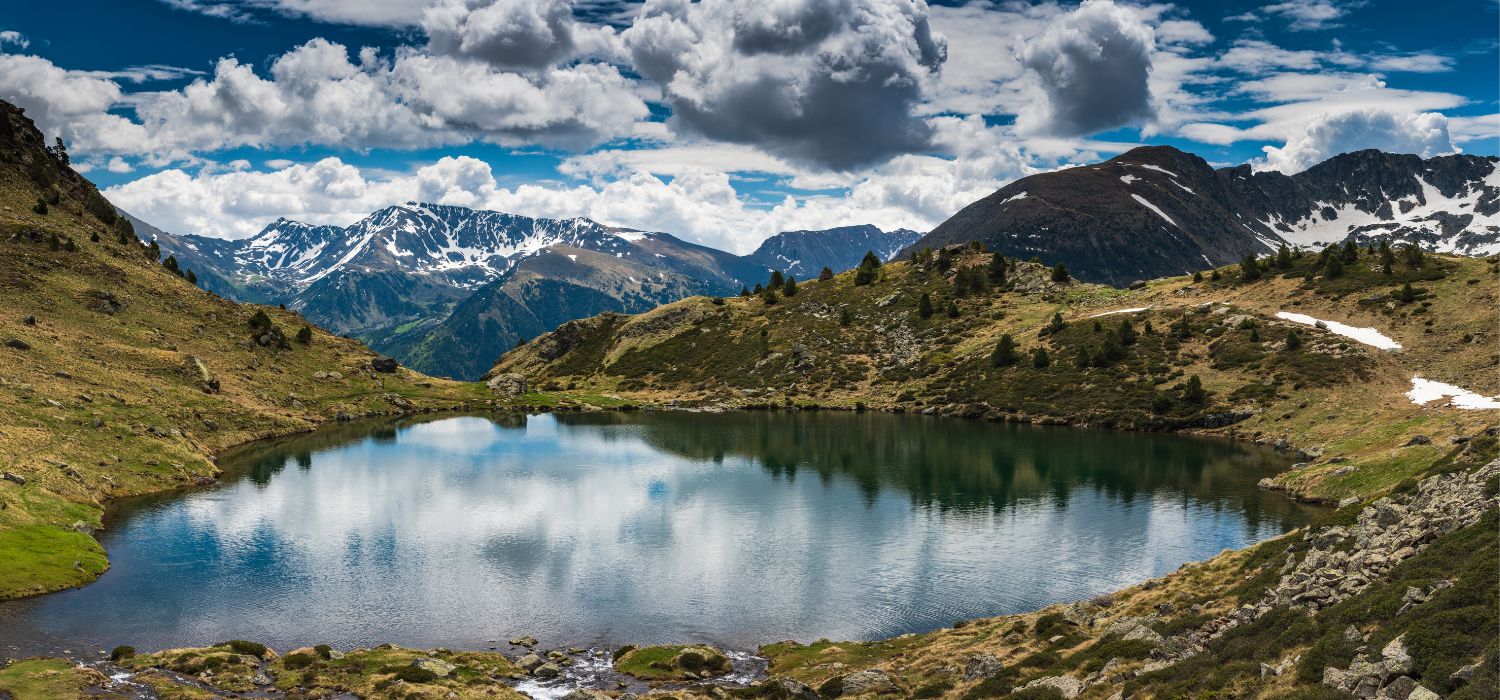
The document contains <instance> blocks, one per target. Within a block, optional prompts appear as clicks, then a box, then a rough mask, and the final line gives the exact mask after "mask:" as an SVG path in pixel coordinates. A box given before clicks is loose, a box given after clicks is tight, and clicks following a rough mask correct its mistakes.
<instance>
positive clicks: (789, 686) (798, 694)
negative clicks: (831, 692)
mask: <svg viewBox="0 0 1500 700" xmlns="http://www.w3.org/2000/svg"><path fill="white" fill-rule="evenodd" d="M766 684H767V685H769V686H770V687H771V688H773V689H774V690H773V691H772V692H771V693H770V694H769V697H782V698H788V699H789V700H821V698H819V697H818V693H817V692H816V691H814V690H813V689H812V688H811V687H810V686H808V685H807V684H806V683H803V682H802V681H799V680H796V679H792V678H777V679H775V680H769V681H766Z"/></svg>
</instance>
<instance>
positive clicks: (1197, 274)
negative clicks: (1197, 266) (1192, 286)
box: [1193, 271, 1203, 282]
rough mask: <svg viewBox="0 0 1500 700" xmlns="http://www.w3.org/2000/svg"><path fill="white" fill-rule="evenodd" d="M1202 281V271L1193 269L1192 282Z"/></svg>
mask: <svg viewBox="0 0 1500 700" xmlns="http://www.w3.org/2000/svg"><path fill="white" fill-rule="evenodd" d="M1202 281H1203V273H1202V272H1197V271H1194V272H1193V282H1202Z"/></svg>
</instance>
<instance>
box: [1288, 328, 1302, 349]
mask: <svg viewBox="0 0 1500 700" xmlns="http://www.w3.org/2000/svg"><path fill="white" fill-rule="evenodd" d="M1301 347H1302V334H1300V333H1298V332H1297V331H1295V330H1290V331H1287V332H1286V349H1287V350H1297V349H1299V348H1301Z"/></svg>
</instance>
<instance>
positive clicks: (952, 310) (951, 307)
mask: <svg viewBox="0 0 1500 700" xmlns="http://www.w3.org/2000/svg"><path fill="white" fill-rule="evenodd" d="M948 318H958V302H955V301H953V300H951V299H950V300H949V301H948Z"/></svg>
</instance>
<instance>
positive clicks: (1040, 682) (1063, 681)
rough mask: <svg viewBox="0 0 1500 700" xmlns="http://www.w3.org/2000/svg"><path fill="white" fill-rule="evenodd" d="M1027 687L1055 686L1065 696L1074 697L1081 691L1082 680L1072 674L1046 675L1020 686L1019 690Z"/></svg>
mask: <svg viewBox="0 0 1500 700" xmlns="http://www.w3.org/2000/svg"><path fill="white" fill-rule="evenodd" d="M1029 688H1055V689H1056V690H1057V692H1059V693H1062V696H1063V697H1065V698H1076V697H1078V695H1079V693H1082V692H1083V681H1081V680H1078V679H1077V678H1074V677H1072V676H1047V677H1045V678H1038V679H1036V680H1034V681H1032V682H1030V683H1027V684H1026V685H1023V686H1021V690H1027V689H1029Z"/></svg>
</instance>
